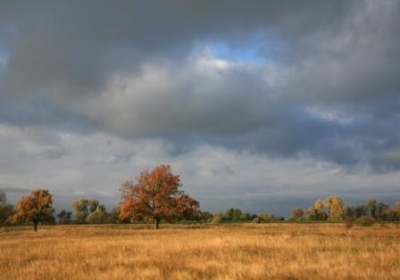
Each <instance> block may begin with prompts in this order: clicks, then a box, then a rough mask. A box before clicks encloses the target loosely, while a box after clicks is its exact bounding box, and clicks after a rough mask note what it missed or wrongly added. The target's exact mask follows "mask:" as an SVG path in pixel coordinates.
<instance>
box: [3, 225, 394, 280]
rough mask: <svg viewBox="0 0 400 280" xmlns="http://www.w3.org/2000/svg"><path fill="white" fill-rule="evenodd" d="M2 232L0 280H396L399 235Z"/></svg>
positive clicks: (315, 229) (71, 229) (371, 231)
mask: <svg viewBox="0 0 400 280" xmlns="http://www.w3.org/2000/svg"><path fill="white" fill-rule="evenodd" d="M162 226H163V228H162V229H160V230H158V231H156V230H154V229H150V228H146V227H137V226H133V225H110V226H73V225H70V226H68V225H66V226H47V227H41V228H39V231H38V232H37V233H35V232H33V230H32V228H25V227H24V228H3V229H0V278H1V279H185V280H186V279H248V280H250V279H400V259H399V256H400V229H399V228H398V227H396V226H395V225H387V226H381V225H376V226H374V227H371V228H360V227H352V228H351V229H346V227H345V226H344V225H342V224H243V225H220V226H213V227H210V226H208V227H206V226H203V227H197V228H194V227H184V226H169V227H167V228H166V226H165V225H162Z"/></svg>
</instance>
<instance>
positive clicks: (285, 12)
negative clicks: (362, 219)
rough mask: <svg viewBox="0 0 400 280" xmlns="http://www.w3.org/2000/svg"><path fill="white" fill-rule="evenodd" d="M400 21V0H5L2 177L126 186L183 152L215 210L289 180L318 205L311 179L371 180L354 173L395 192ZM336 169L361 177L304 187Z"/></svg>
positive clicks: (399, 167)
mask: <svg viewBox="0 0 400 280" xmlns="http://www.w3.org/2000/svg"><path fill="white" fill-rule="evenodd" d="M399 19H400V4H399V3H398V2H397V1H394V0H393V1H391V0H388V1H370V0H365V1H363V0H360V1H329V2H327V1H313V0H311V1H301V2H293V1H282V0H281V1H250V2H244V1H222V0H221V1H178V0H176V1H168V3H167V2H165V1H114V2H113V3H110V2H109V1H84V2H82V1H67V2H65V1H35V2H34V3H33V2H28V1H26V2H25V3H21V2H15V1H2V3H0V101H1V102H0V143H1V147H0V151H1V154H2V158H3V160H0V167H1V171H0V179H1V180H2V181H3V182H5V184H6V185H7V186H15V188H16V189H17V188H25V185H30V186H33V185H38V184H39V185H42V184H43V185H48V188H53V190H54V191H56V192H57V191H59V192H65V191H63V190H65V189H66V188H71V185H75V186H74V187H72V188H73V189H74V190H76V191H77V193H82V192H83V193H85V192H86V193H91V194H92V195H93V191H99V192H98V193H99V195H100V193H102V194H105V197H107V195H108V196H109V197H111V198H113V197H115V196H116V195H115V192H114V191H111V190H110V187H111V185H113V187H114V188H115V189H117V186H118V184H119V183H121V182H122V181H123V180H124V179H128V178H127V177H128V176H130V177H132V176H134V174H133V175H132V170H133V171H134V172H140V171H141V168H151V167H152V166H155V165H157V164H161V163H171V164H173V166H172V167H173V169H174V166H176V169H177V171H180V172H181V173H182V176H183V177H184V178H186V180H187V181H188V182H190V183H189V184H192V182H191V181H192V180H196V182H199V183H193V187H191V188H190V189H189V190H190V191H192V192H194V193H195V194H198V195H202V196H204V198H203V201H204V204H205V205H208V206H209V207H210V208H211V209H215V208H216V207H215V205H220V202H218V201H214V202H212V201H213V199H212V197H214V198H215V197H218V195H220V196H222V197H223V199H222V198H221V199H222V200H223V201H224V205H225V204H226V205H228V204H229V201H235V200H234V196H235V195H236V196H238V197H241V199H239V200H238V201H241V202H238V203H239V204H240V203H245V202H244V201H246V199H247V201H248V202H247V204H250V205H251V204H252V201H254V205H256V204H257V203H256V200H257V199H259V198H260V192H263V193H266V194H268V192H269V191H271V192H273V190H274V188H278V189H279V190H280V193H279V195H278V197H284V196H285V193H286V194H287V195H289V197H287V198H285V199H283V198H282V201H295V200H296V199H299V201H305V200H306V198H307V197H308V194H309V192H307V186H306V185H307V184H309V186H317V185H318V186H319V187H320V188H321V195H323V194H325V193H328V194H329V193H332V192H336V191H337V190H338V191H340V192H341V194H346V190H347V191H348V192H349V193H351V192H352V190H357V193H362V190H365V189H367V188H369V187H370V186H369V184H367V183H366V182H360V181H353V180H352V179H351V178H353V177H352V176H356V177H357V176H367V177H368V176H371V180H372V178H376V176H378V177H379V178H381V179H382V180H381V184H382V188H383V189H385V188H386V189H385V190H387V191H388V192H389V193H391V192H392V191H393V184H392V183H391V182H392V181H391V180H392V178H397V176H398V175H399V172H400V146H399V141H400V132H399V130H398V124H399V123H400V113H399V112H400V95H399V92H400V77H399V73H400V64H399V63H398V61H399V60H400V54H399V51H400V37H399V36H398V35H397V34H400V22H399ZM90 142H95V143H93V146H92V147H90V149H89V148H88V149H81V146H80V145H79V144H77V143H81V144H82V143H85V145H89V144H88V143H90ZM89 146H90V145H89ZM138 146H139V147H138ZM10 147H13V148H12V149H10ZM92 149H93V150H92ZM200 151H203V152H204V153H205V154H207V156H208V157H210V159H208V160H206V159H204V156H203V155H202V154H201V152H200ZM232 158H234V163H233V162H232V161H230V160H227V159H231V160H232ZM189 159H190V160H189ZM225 160H227V162H225ZM260 161H261V162H262V164H259V162H260ZM203 162H208V165H205V164H204V163H203ZM215 162H218V163H219V164H217V165H215ZM222 162H223V163H222ZM272 162H273V163H274V164H275V165H277V166H278V167H279V168H278V167H277V168H278V169H277V170H275V171H274V172H275V174H276V175H274V176H273V177H274V180H272V181H271V180H268V179H267V178H269V175H268V174H266V173H268V172H267V171H263V170H268V166H269V164H271V163H272ZM289 162H290V164H289V165H295V166H296V168H297V169H299V170H300V171H299V170H297V171H293V170H290V169H289V167H288V166H287V163H289ZM184 163H185V164H184ZM221 164H222V165H221ZM245 165H247V166H245ZM116 166H117V167H116ZM249 166H250V167H251V168H249ZM310 166H312V168H311V170H312V171H310V170H309V168H310ZM321 166H324V168H322V169H321V168H320V167H321ZM261 167H263V168H261ZM107 170H108V171H107ZM128 170H130V172H129V171H128ZM241 170H242V171H241ZM331 171H332V172H333V171H335V172H334V173H332V174H336V176H339V177H340V178H341V179H340V180H339V181H340V184H341V185H342V186H346V187H345V188H343V189H340V188H339V186H337V185H333V184H332V183H331V182H332V180H331V181H327V180H325V179H324V180H322V179H316V178H314V176H311V175H310V176H311V177H312V178H314V179H315V180H314V181H313V180H311V181H309V180H308V179H307V184H303V183H301V182H302V180H306V179H305V176H304V174H312V173H313V172H314V173H315V174H319V175H315V176H316V177H318V176H323V175H324V176H326V178H331V175H329V176H328V175H327V174H331V173H330V172H331ZM22 172H26V173H24V175H23V176H20V175H21V174H22ZM64 172H65V173H64ZM107 172H109V173H110V174H113V175H110V176H108V179H106V180H104V176H106V175H105V173H107ZM256 172H261V173H262V174H263V176H264V177H263V176H255V175H254V174H255V173H256ZM271 172H272V171H271ZM290 172H292V173H293V174H296V176H298V178H300V179H299V180H291V181H290V182H285V181H286V179H284V177H287V176H289V175H288V173H290ZM48 174H59V175H60V179H56V178H53V179H51V178H52V176H53V175H48ZM67 174H69V175H67ZM250 174H252V175H250ZM302 174H303V175H302ZM337 174H341V175H337ZM366 174H367V175H366ZM38 176H43V177H44V178H46V179H39V178H38ZM247 176H249V177H247ZM271 176H272V175H271ZM275 176H277V178H275ZM381 176H383V177H381ZM54 177H57V176H55V175H54ZM226 177H229V178H235V180H232V181H231V180H228V181H229V182H230V183H229V187H228V185H226V186H225V183H224V182H222V181H223V179H222V178H226ZM252 177H256V178H257V179H256V180H252V179H250V178H252ZM289 177H291V176H289ZM61 178H62V179H63V180H65V181H64V182H61ZM239 178H242V179H239ZM245 178H247V179H245ZM301 178H303V179H301ZM318 178H319V177H318ZM217 179H218V180H217ZM97 180H98V181H97ZM215 180H217V181H215ZM93 181H96V182H98V183H97V184H94V183H93ZM389 181H390V182H389ZM105 182H107V183H105ZM350 182H352V183H350ZM106 184H107V185H106ZM215 184H218V185H220V187H219V188H221V189H219V188H218V187H216V186H215ZM366 185H368V186H366ZM52 186H53V187H52ZM68 186H69V187H68ZM223 186H225V187H223ZM199 188H205V190H206V192H205V191H204V190H200V189H199ZM9 189H10V187H7V190H9ZM292 189H293V190H297V191H293V192H292V191H291V190H292ZM216 190H220V192H219V193H215V195H216V196H213V195H210V194H213V193H214V192H215V191H216ZM313 191H315V190H314V189H313ZM229 192H232V194H231V195H232V197H231V198H229V197H230V196H229V195H228V193H229ZM311 192H312V191H311ZM299 193H301V195H300V194H299ZM366 193H367V191H366ZM378 193H379V192H378ZM60 196H62V195H61V194H60ZM266 197H268V195H266ZM353 197H354V196H353ZM111 198H110V201H111ZM244 198H246V199H244ZM103 199H106V198H103ZM266 199H267V198H266ZM312 199H313V197H312V198H311V197H310V200H312ZM222 200H221V201H222ZM245 204H246V203H245ZM247 204H246V205H247ZM213 205H214V206H213ZM238 207H240V205H238ZM250 208H251V207H250ZM253 208H256V207H255V206H254V207H253ZM278 208H279V207H277V209H278Z"/></svg>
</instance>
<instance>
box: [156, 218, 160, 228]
mask: <svg viewBox="0 0 400 280" xmlns="http://www.w3.org/2000/svg"><path fill="white" fill-rule="evenodd" d="M159 224H160V219H156V229H158V228H159Z"/></svg>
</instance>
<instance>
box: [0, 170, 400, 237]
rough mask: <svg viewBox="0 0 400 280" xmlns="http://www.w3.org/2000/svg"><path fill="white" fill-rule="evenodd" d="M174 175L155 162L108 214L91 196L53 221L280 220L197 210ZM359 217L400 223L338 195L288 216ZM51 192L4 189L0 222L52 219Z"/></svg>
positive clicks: (379, 206) (125, 187)
mask: <svg viewBox="0 0 400 280" xmlns="http://www.w3.org/2000/svg"><path fill="white" fill-rule="evenodd" d="M180 187H181V183H180V177H179V175H176V174H173V173H172V172H171V168H170V166H169V165H161V166H158V167H156V168H154V169H153V170H151V171H144V172H142V173H140V175H139V176H138V177H137V178H136V181H132V180H128V181H125V182H124V183H123V184H122V185H121V187H120V191H121V194H122V195H121V201H120V203H119V205H118V206H117V207H116V208H115V209H113V210H112V211H111V212H107V211H106V208H105V207H104V206H103V205H102V204H101V203H100V202H99V201H98V200H95V199H80V200H77V201H75V202H74V203H73V204H72V208H73V209H74V212H73V213H72V212H68V211H66V210H62V211H60V212H59V213H58V214H57V215H56V216H57V219H58V222H59V223H71V222H73V223H92V224H95V223H121V222H126V223H129V222H143V223H149V222H153V223H154V224H155V227H156V228H157V229H158V228H159V224H160V222H161V221H166V222H174V221H179V220H181V221H182V220H196V221H204V222H212V223H221V222H240V221H243V222H245V221H253V222H263V221H273V220H284V218H283V217H275V216H274V215H273V214H271V213H259V214H250V213H248V212H243V211H241V210H240V209H236V208H230V209H228V210H227V211H226V212H225V213H221V212H219V213H216V214H211V213H208V212H201V211H200V210H199V206H200V204H199V202H198V201H196V200H195V199H193V198H191V197H190V196H188V195H186V194H185V193H184V192H183V191H182V190H181V189H180ZM361 217H370V218H371V219H373V220H381V221H400V203H398V204H396V205H395V206H394V207H393V208H390V207H389V206H388V205H386V204H384V203H378V202H377V201H376V200H370V201H368V202H367V203H365V204H360V205H357V206H354V207H348V206H347V205H346V204H345V203H344V201H343V200H342V199H341V198H340V197H338V196H329V197H327V198H326V199H325V200H321V199H318V200H317V201H315V203H314V205H313V206H312V207H309V208H308V209H305V210H303V209H301V208H294V209H293V210H292V211H291V214H290V219H291V220H294V221H301V220H310V221H331V222H336V221H343V220H353V219H358V218H361ZM55 222H56V219H55V217H54V208H53V200H52V195H51V194H50V193H49V191H48V190H42V189H38V190H34V191H32V192H31V194H30V195H28V196H26V197H22V198H20V199H19V201H18V204H17V205H16V206H15V207H14V206H12V205H9V204H7V201H6V197H5V194H4V193H1V194H0V225H1V224H7V223H8V224H20V223H32V224H33V227H34V230H35V231H37V226H38V224H39V223H42V224H43V223H55Z"/></svg>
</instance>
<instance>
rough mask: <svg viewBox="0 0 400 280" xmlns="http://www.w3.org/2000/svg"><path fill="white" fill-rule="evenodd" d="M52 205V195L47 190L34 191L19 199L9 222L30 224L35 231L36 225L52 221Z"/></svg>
mask: <svg viewBox="0 0 400 280" xmlns="http://www.w3.org/2000/svg"><path fill="white" fill-rule="evenodd" d="M52 203H53V199H52V195H51V194H50V193H49V191H48V190H41V189H38V190H34V191H32V192H31V194H30V195H29V196H25V197H22V198H20V199H19V201H18V204H17V206H16V207H15V210H14V214H13V215H12V216H11V217H10V219H11V222H12V223H17V222H32V223H33V228H34V230H35V231H37V225H38V223H43V222H48V221H51V220H53V219H54V217H53V212H54V209H53V207H52Z"/></svg>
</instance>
